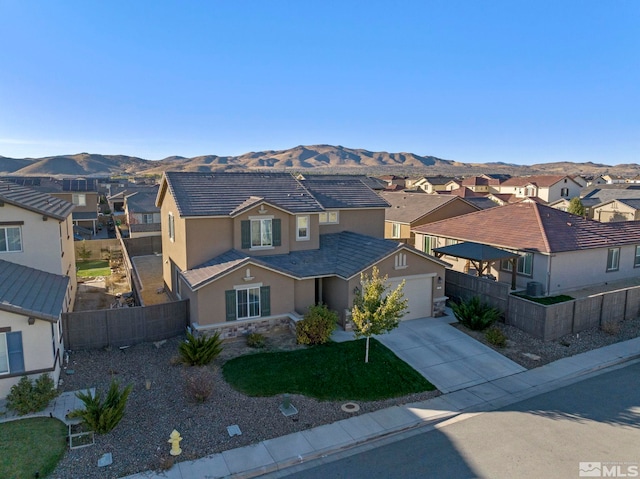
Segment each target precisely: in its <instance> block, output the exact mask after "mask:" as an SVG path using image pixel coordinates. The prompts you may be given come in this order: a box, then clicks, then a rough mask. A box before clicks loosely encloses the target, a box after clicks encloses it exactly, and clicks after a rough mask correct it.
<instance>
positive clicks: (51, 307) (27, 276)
mask: <svg viewBox="0 0 640 479" xmlns="http://www.w3.org/2000/svg"><path fill="white" fill-rule="evenodd" d="M68 284H69V278H68V277H67V276H61V275H58V274H52V273H46V272H44V271H40V270H38V269H34V268H29V267H27V266H23V265H20V264H16V263H10V262H9V261H4V260H0V310H5V311H11V312H15V313H18V314H23V315H25V316H34V317H37V318H40V319H44V320H47V321H54V322H55V321H58V318H59V316H60V313H61V312H62V307H63V305H64V301H65V296H66V294H67V286H68Z"/></svg>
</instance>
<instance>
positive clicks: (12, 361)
mask: <svg viewBox="0 0 640 479" xmlns="http://www.w3.org/2000/svg"><path fill="white" fill-rule="evenodd" d="M22 371H24V354H23V352H22V332H20V331H16V332H14V333H0V374H10V373H19V372H22Z"/></svg>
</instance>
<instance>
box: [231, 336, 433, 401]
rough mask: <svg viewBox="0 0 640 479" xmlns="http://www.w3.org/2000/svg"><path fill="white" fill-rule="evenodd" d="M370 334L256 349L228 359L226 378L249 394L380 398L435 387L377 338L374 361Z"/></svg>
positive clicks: (362, 398)
mask: <svg viewBox="0 0 640 479" xmlns="http://www.w3.org/2000/svg"><path fill="white" fill-rule="evenodd" d="M364 353H365V340H364V339H361V340H358V341H347V342H344V343H328V344H324V345H322V346H314V347H312V348H308V349H301V350H297V351H287V352H272V353H268V352H267V353H257V354H248V355H245V356H240V357H238V358H234V359H231V360H229V361H227V362H226V363H225V364H224V366H223V367H222V371H223V374H224V377H225V379H226V380H227V381H228V382H229V383H230V384H231V385H232V386H233V387H234V388H236V389H238V390H239V391H242V392H243V393H245V394H248V395H249V396H274V395H276V394H282V393H294V394H303V395H305V396H311V397H315V398H318V399H321V400H358V401H375V400H379V399H387V398H392V397H398V396H405V395H407V394H411V393H417V392H422V391H433V390H434V389H435V387H434V386H433V385H432V384H431V383H430V382H429V381H427V380H426V379H424V378H423V377H422V376H421V375H420V374H419V373H418V372H416V371H415V370H413V369H412V368H411V367H410V366H409V365H408V364H406V363H405V362H404V361H402V360H400V359H399V358H398V357H397V356H396V355H395V354H393V353H392V352H391V351H390V350H389V349H387V348H386V347H385V346H384V345H383V344H381V343H379V342H378V341H376V340H375V339H373V338H372V339H371V349H370V351H369V363H367V364H365V362H364Z"/></svg>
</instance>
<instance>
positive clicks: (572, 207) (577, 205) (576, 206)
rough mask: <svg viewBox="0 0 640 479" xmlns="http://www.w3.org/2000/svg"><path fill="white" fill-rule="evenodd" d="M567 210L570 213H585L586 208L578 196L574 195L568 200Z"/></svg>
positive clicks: (580, 214)
mask: <svg viewBox="0 0 640 479" xmlns="http://www.w3.org/2000/svg"><path fill="white" fill-rule="evenodd" d="M567 212H568V213H571V214H572V215H578V216H584V215H585V213H586V209H585V207H584V205H583V204H582V201H580V198H579V197H578V196H576V197H575V198H571V201H569V208H567Z"/></svg>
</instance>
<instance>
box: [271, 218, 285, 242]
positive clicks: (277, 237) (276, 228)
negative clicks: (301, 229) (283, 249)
mask: <svg viewBox="0 0 640 479" xmlns="http://www.w3.org/2000/svg"><path fill="white" fill-rule="evenodd" d="M271 226H272V228H273V246H280V245H282V226H281V221H280V219H278V218H274V219H273V220H272V221H271Z"/></svg>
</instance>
